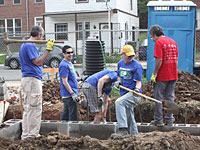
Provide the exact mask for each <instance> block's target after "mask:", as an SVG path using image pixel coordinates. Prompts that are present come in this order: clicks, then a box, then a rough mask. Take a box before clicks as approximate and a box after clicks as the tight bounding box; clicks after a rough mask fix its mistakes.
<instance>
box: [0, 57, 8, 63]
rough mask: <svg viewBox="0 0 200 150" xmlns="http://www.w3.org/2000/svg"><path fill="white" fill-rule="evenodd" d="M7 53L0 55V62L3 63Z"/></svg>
mask: <svg viewBox="0 0 200 150" xmlns="http://www.w3.org/2000/svg"><path fill="white" fill-rule="evenodd" d="M6 56H7V55H3V56H0V64H4V62H5V59H6Z"/></svg>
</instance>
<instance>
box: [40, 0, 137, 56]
mask: <svg viewBox="0 0 200 150" xmlns="http://www.w3.org/2000/svg"><path fill="white" fill-rule="evenodd" d="M43 16H44V21H45V32H46V33H52V32H59V33H57V34H51V36H50V34H47V35H46V37H47V38H48V37H50V38H55V39H56V40H65V41H66V42H65V44H69V45H70V46H72V47H73V48H74V49H76V52H78V54H82V47H83V45H84V44H83V42H85V41H84V39H85V38H83V31H82V30H83V26H84V25H85V29H86V30H87V32H86V34H85V37H86V38H88V37H89V36H90V37H94V36H98V37H99V39H100V40H102V41H105V49H106V52H109V53H110V52H115V51H119V50H120V49H121V47H122V46H123V45H124V44H125V42H126V41H136V40H137V39H135V37H137V36H136V34H137V33H134V32H128V31H127V32H125V31H124V30H129V31H130V30H133V29H137V28H139V18H138V9H137V0H47V1H46V3H45V13H44V14H43ZM109 29H111V30H112V31H113V32H110V30H109ZM88 30H90V31H88ZM119 30H120V32H119ZM75 31H80V32H76V33H75ZM114 31H117V32H114ZM62 32H63V33H62ZM86 40H87V39H86Z"/></svg>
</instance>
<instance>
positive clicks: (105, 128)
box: [69, 122, 117, 140]
mask: <svg viewBox="0 0 200 150" xmlns="http://www.w3.org/2000/svg"><path fill="white" fill-rule="evenodd" d="M71 125H73V124H71ZM116 127H117V124H116V123H114V122H109V123H103V122H82V123H80V124H79V133H80V136H86V135H89V136H90V137H92V138H97V139H100V140H106V139H108V138H109V137H110V135H111V134H112V133H115V132H116ZM69 133H70V134H71V128H69Z"/></svg>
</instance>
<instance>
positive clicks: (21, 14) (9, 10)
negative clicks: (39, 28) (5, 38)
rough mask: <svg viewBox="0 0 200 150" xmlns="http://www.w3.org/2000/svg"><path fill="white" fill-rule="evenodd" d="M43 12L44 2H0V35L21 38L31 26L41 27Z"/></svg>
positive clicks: (42, 0)
mask: <svg viewBox="0 0 200 150" xmlns="http://www.w3.org/2000/svg"><path fill="white" fill-rule="evenodd" d="M44 12H45V0H0V34H2V33H4V32H9V33H10V34H13V35H14V36H21V33H23V32H25V33H27V32H29V31H30V30H31V28H32V26H33V25H43V16H42V13H44Z"/></svg>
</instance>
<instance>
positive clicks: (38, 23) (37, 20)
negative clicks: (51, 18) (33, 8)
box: [35, 17, 43, 27]
mask: <svg viewBox="0 0 200 150" xmlns="http://www.w3.org/2000/svg"><path fill="white" fill-rule="evenodd" d="M35 25H36V26H41V27H43V18H42V17H35Z"/></svg>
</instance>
